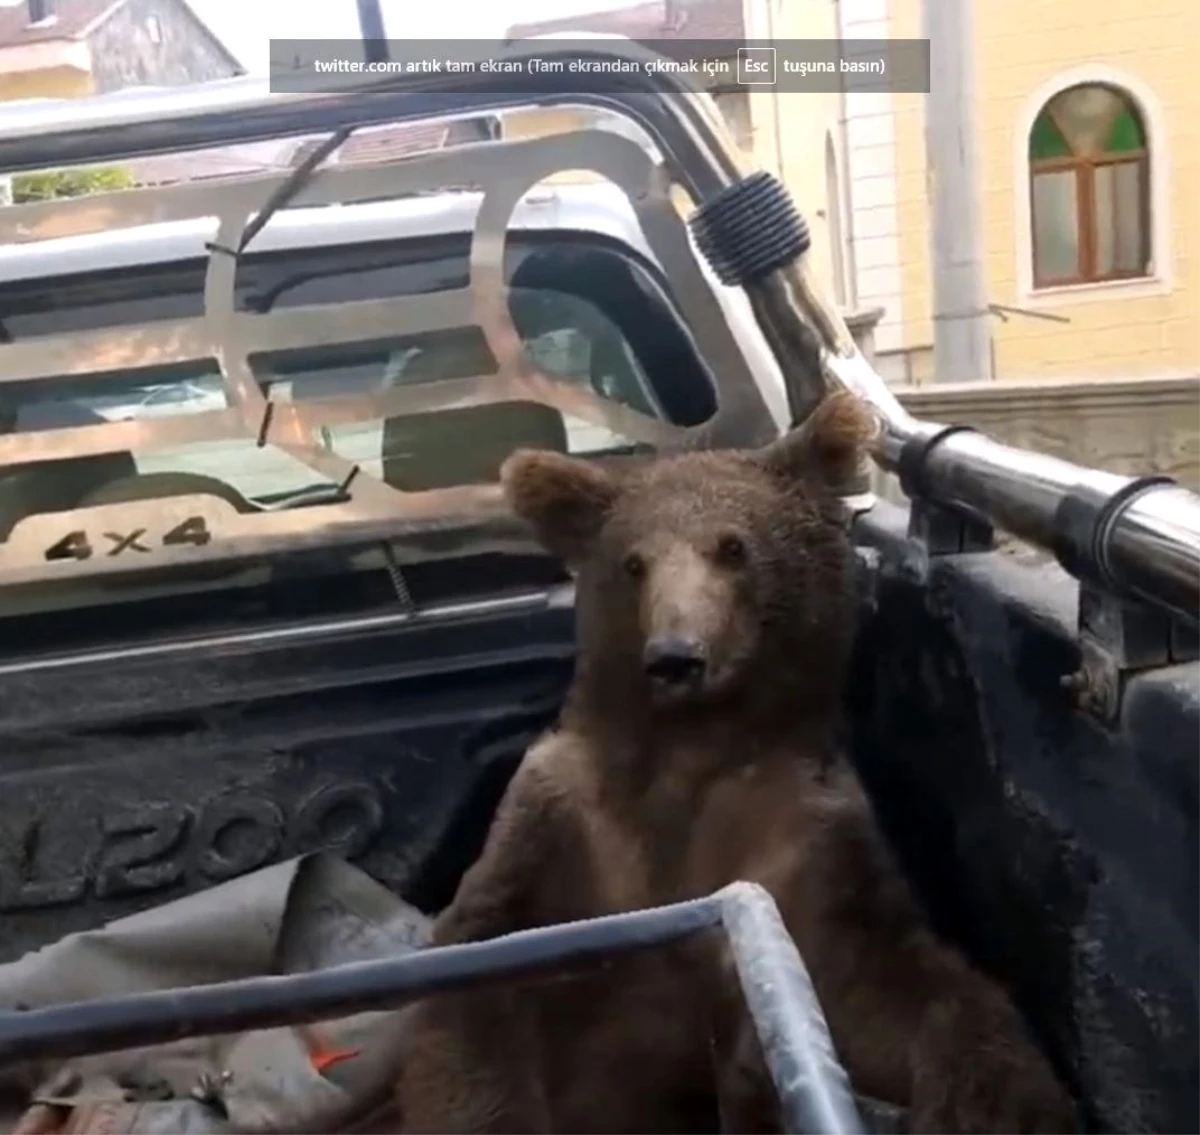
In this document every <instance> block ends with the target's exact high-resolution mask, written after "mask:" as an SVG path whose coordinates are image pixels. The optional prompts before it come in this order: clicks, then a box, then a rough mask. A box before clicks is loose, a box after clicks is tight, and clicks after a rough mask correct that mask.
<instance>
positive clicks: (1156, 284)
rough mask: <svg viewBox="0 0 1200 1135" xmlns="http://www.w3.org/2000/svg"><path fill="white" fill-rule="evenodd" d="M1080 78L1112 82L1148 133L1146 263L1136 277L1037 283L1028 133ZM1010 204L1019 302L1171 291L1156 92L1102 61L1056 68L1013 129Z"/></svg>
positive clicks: (1166, 165) (1166, 188)
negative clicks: (1144, 270)
mask: <svg viewBox="0 0 1200 1135" xmlns="http://www.w3.org/2000/svg"><path fill="white" fill-rule="evenodd" d="M1083 83H1102V84H1104V85H1106V86H1110V87H1116V88H1117V89H1118V90H1119V91H1121V92H1122V93H1123V94H1124V95H1125V96H1126V97H1128V98H1129V99H1130V100H1131V101H1132V103H1133V105H1134V107H1135V108H1136V109H1137V111H1138V113H1139V115H1140V116H1141V120H1142V128H1143V130H1144V131H1145V134H1146V153H1147V155H1148V165H1149V180H1150V200H1149V210H1148V212H1149V223H1150V265H1149V270H1148V272H1147V274H1146V275H1145V276H1141V277H1139V278H1138V279H1136V280H1106V281H1103V282H1100V283H1094V284H1091V283H1089V284H1065V285H1060V286H1056V287H1049V288H1035V287H1034V283H1033V199H1032V195H1031V193H1030V171H1029V135H1030V133H1031V131H1032V130H1033V124H1034V123H1035V122H1036V121H1037V117H1038V115H1039V114H1041V113H1042V111H1043V110H1045V108H1046V104H1047V103H1049V101H1050V100H1051V99H1052V98H1054V96H1055V95H1057V94H1059V93H1060V92H1061V91H1065V90H1066V89H1067V88H1069V87H1077V86H1079V85H1080V84H1083ZM1012 166H1013V208H1014V211H1015V217H1014V221H1015V226H1014V227H1015V235H1016V240H1015V241H1014V245H1015V251H1016V260H1017V262H1016V277H1015V278H1016V281H1017V292H1018V295H1019V300H1020V303H1021V305H1022V306H1025V307H1031V308H1047V307H1062V306H1065V305H1069V304H1076V303H1095V302H1099V301H1110V300H1124V299H1139V298H1142V297H1144V296H1161V295H1169V294H1170V293H1171V291H1172V289H1173V286H1174V277H1173V273H1172V265H1171V246H1170V239H1171V216H1170V212H1171V196H1170V194H1171V160H1170V152H1169V147H1168V137H1167V124H1166V119H1165V117H1164V115H1163V111H1162V107H1161V105H1160V104H1159V101H1158V98H1157V96H1156V95H1155V94H1154V91H1153V90H1152V89H1151V88H1150V86H1149V85H1148V84H1147V83H1144V82H1143V81H1142V80H1141V79H1139V78H1137V76H1135V75H1131V74H1129V73H1127V72H1124V71H1118V70H1117V69H1116V68H1113V67H1108V66H1105V65H1104V64H1102V63H1088V64H1083V65H1082V66H1079V67H1072V68H1071V69H1070V70H1067V71H1060V72H1059V73H1058V74H1056V75H1055V76H1054V77H1053V78H1051V79H1048V80H1046V82H1044V83H1042V84H1041V86H1039V87H1038V88H1037V89H1036V90H1035V91H1033V92H1032V93H1031V94H1030V96H1029V98H1028V99H1026V101H1025V105H1024V107H1023V108H1022V110H1021V114H1020V116H1019V118H1018V119H1017V123H1016V129H1015V130H1014V131H1013V163H1012Z"/></svg>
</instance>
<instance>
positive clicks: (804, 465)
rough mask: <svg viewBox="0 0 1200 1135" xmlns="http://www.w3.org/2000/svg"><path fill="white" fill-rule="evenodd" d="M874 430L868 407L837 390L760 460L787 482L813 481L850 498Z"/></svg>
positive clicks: (847, 393) (848, 394)
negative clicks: (848, 495) (848, 494)
mask: <svg viewBox="0 0 1200 1135" xmlns="http://www.w3.org/2000/svg"><path fill="white" fill-rule="evenodd" d="M877 429H878V421H877V419H876V417H875V412H874V411H873V410H872V409H871V407H870V406H869V405H867V403H865V402H863V401H862V399H860V398H858V397H856V396H855V395H854V394H851V393H850V392H849V391H846V390H839V391H837V392H836V393H833V394H830V395H828V396H827V397H826V398H825V399H824V400H823V401H821V402H820V403H819V404H818V405H817V408H816V409H815V410H813V412H812V413H811V414H810V415H809V416H808V417H807V418H806V419H805V420H804V422H803V423H801V425H800V426H799V427H798V428H797V429H794V430H792V431H791V432H790V433H788V434H785V435H784V436H783V437H781V438H780V439H779V440H778V441H776V442H773V443H772V444H770V445H768V446H767V447H766V448H765V449H763V450H761V451H760V460H761V461H762V463H763V465H764V466H766V468H767V469H768V470H769V471H770V472H772V473H774V474H776V475H777V476H780V477H783V478H785V479H786V480H792V481H810V482H815V483H817V484H820V485H822V486H823V487H824V488H826V489H828V490H830V491H831V492H833V493H837V494H844V493H852V492H854V491H855V489H856V487H857V482H858V478H859V473H860V469H861V462H862V459H863V457H864V456H865V454H866V452H867V448H868V446H869V445H870V444H871V442H872V441H873V440H874V438H875V433H876V430H877Z"/></svg>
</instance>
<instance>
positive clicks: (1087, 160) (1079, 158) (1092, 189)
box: [1029, 83, 1151, 288]
mask: <svg viewBox="0 0 1200 1135" xmlns="http://www.w3.org/2000/svg"><path fill="white" fill-rule="evenodd" d="M1029 199H1030V210H1031V213H1032V222H1033V223H1032V233H1033V285H1034V287H1035V288H1049V287H1061V286H1064V285H1069V284H1094V283H1101V282H1103V281H1106V280H1129V279H1136V278H1138V277H1140V276H1147V275H1149V274H1150V223H1151V217H1150V153H1149V149H1148V147H1147V144H1146V131H1145V126H1144V124H1143V122H1142V117H1141V115H1140V114H1139V113H1138V110H1137V108H1136V106H1135V105H1134V103H1133V101H1132V100H1131V99H1130V98H1129V96H1128V95H1127V94H1125V92H1124V91H1121V90H1119V89H1118V88H1116V87H1112V86H1108V85H1106V84H1101V83H1083V84H1081V85H1079V86H1074V87H1068V88H1067V89H1066V90H1063V91H1060V92H1059V93H1058V94H1056V95H1055V96H1054V97H1053V98H1052V99H1051V100H1050V101H1049V102H1048V103H1047V104H1046V105H1045V106H1044V107H1043V108H1042V111H1041V113H1040V114H1039V115H1038V116H1037V119H1036V120H1035V121H1034V124H1033V129H1032V130H1031V131H1030V134H1029Z"/></svg>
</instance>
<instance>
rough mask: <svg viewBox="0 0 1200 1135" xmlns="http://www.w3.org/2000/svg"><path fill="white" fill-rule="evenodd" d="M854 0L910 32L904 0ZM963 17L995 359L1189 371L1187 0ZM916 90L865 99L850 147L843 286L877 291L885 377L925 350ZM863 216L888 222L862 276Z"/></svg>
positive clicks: (1193, 230) (913, 378)
mask: <svg viewBox="0 0 1200 1135" xmlns="http://www.w3.org/2000/svg"><path fill="white" fill-rule="evenodd" d="M864 7H868V8H869V7H873V8H874V13H873V14H874V15H875V16H876V17H877V20H878V21H879V22H878V23H877V24H875V25H873V26H872V29H871V30H872V32H874V31H875V30H876V29H877V30H878V31H879V32H884V33H885V34H886V35H887V36H889V37H892V38H909V37H918V36H920V34H921V5H920V0H843V9H844V10H845V9H851V8H853V9H862V8H864ZM974 23H975V40H976V44H975V60H974V62H975V69H976V85H977V96H978V106H977V108H976V109H977V114H976V119H975V129H976V132H977V134H976V138H977V149H978V154H979V161H980V169H979V189H980V198H981V201H980V204H981V209H982V216H983V241H984V258H985V278H986V288H987V298H988V301H989V303H991V304H993V305H997V306H998V307H999V308H1000V309H1001V310H1002V312H1003V318H999V317H997V318H994V319H993V325H992V334H993V355H994V363H993V377H994V378H995V379H996V380H998V381H1001V382H1004V381H1015V382H1020V381H1028V380H1033V381H1044V380H1058V379H1098V378H1113V379H1117V378H1146V379H1149V378H1170V377H1174V376H1181V377H1182V376H1186V377H1193V376H1197V375H1200V67H1198V66H1197V59H1196V45H1197V44H1198V43H1200V6H1198V5H1197V4H1196V3H1195V0H1159V2H1158V3H1155V4H1146V3H1145V2H1144V0H1109V2H1108V3H1106V4H1105V5H1104V6H1103V9H1102V10H1101V9H1097V7H1096V6H1095V5H1093V4H1087V3H1084V2H1082V0H1058V2H1057V3H1054V4H1044V3H1034V2H1033V0H1005V3H1003V4H989V3H982V2H976V3H975V4H974ZM933 83H934V89H935V91H936V84H937V76H936V75H935V76H933ZM934 97H936V94H935V96H934ZM855 98H873V96H850V101H851V102H853V100H854V99H855ZM926 98H927V96H925V95H899V96H892V97H890V98H888V97H887V96H881V97H880V98H879V99H876V100H875V102H876V103H877V104H879V105H878V106H877V107H876V109H877V110H878V111H879V119H878V122H879V125H878V127H877V129H876V141H875V143H874V146H873V148H872V147H871V146H866V145H861V144H860V146H859V147H858V148H857V149H856V147H855V146H854V145H851V146H850V155H849V158H850V166H851V169H852V171H853V172H852V177H851V187H850V192H851V197H852V199H853V200H854V221H855V231H854V234H853V247H854V250H855V253H856V257H857V263H858V269H859V292H860V296H863V295H864V293H866V295H867V296H869V298H870V300H871V301H872V302H875V303H879V304H882V305H883V306H884V307H885V308H886V309H887V310H886V313H885V315H884V320H883V323H882V324H881V328H880V336H879V339H878V340H877V344H878V346H879V348H880V349H881V350H882V351H883V354H882V356H881V358H880V364H881V366H882V367H884V368H886V370H887V373H888V375H889V377H890V378H892V379H894V380H895V381H900V382H904V381H909V382H918V383H919V382H921V381H922V380H923V379H925V378H927V377H928V375H929V373H930V371H931V361H932V343H933V322H932V316H933V312H932V310H931V287H930V257H929V228H928V219H929V217H928V189H927V185H926V160H925V138H924V125H925V116H924V109H925V100H926ZM884 103H886V104H888V105H886V106H884V105H883V104H884ZM851 121H853V116H852V117H851ZM885 122H887V123H888V125H887V126H884V125H883V123H885ZM859 133H860V135H861V134H862V133H864V132H863V131H861V130H860V131H859ZM860 142H861V139H860ZM885 167H887V168H888V174H887V176H886V177H884V178H882V179H881V178H879V175H878V174H877V173H876V170H877V169H880V168H885ZM872 209H874V210H875V212H877V213H878V214H880V219H877V218H875V217H874V215H873V214H872ZM885 214H886V215H888V217H889V219H888V220H887V221H884V220H882V219H881V218H882V216H883V215H885ZM866 216H870V217H871V222H870V223H871V227H872V231H879V232H882V231H883V230H884V229H888V230H892V231H894V233H895V236H894V240H892V241H891V245H892V251H894V256H890V257H888V261H889V262H888V264H887V266H886V269H884V270H882V271H878V272H876V274H875V275H871V274H870V273H871V271H872V268H871V267H867V268H866V269H865V272H866V278H865V279H864V278H863V277H864V265H871V266H872V267H873V266H874V265H875V264H876V263H877V261H879V260H880V259H882V258H879V257H876V256H874V255H873V252H874V251H875V250H870V249H868V248H867V247H866V243H867V242H868V241H869V240H870V239H873V238H867V237H864V236H863V234H862V233H861V231H859V228H858V222H859V220H860V217H866ZM864 252H866V255H863V253H864Z"/></svg>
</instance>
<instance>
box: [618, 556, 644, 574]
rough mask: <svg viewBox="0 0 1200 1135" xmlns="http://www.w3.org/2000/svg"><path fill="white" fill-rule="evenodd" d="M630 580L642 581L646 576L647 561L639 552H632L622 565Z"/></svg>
mask: <svg viewBox="0 0 1200 1135" xmlns="http://www.w3.org/2000/svg"><path fill="white" fill-rule="evenodd" d="M621 567H623V568H624V569H625V574H626V575H627V576H629V578H630V579H641V578H642V576H644V575H645V574H646V561H645V560H644V559H642V557H641V556H639V555H638V554H637V552H630V553H629V555H627V556H626V557H625V559H624V561H623V562H622V564H621Z"/></svg>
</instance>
